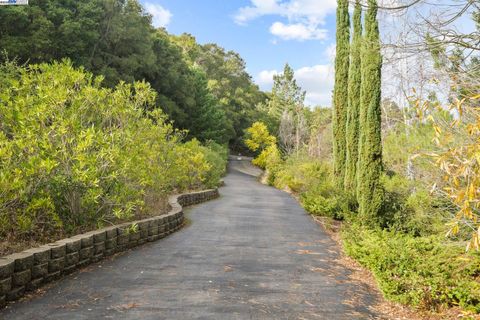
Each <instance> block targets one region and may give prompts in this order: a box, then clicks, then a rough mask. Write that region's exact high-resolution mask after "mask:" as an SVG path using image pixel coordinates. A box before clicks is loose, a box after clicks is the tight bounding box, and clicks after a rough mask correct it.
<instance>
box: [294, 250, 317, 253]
mask: <svg viewBox="0 0 480 320" xmlns="http://www.w3.org/2000/svg"><path fill="white" fill-rule="evenodd" d="M295 253H296V254H321V253H319V252H314V251H311V250H297V251H295Z"/></svg>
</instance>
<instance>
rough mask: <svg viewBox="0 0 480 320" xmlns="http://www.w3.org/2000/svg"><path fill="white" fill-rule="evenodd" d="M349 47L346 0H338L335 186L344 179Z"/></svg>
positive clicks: (334, 147) (334, 94)
mask: <svg viewBox="0 0 480 320" xmlns="http://www.w3.org/2000/svg"><path fill="white" fill-rule="evenodd" d="M349 47H350V15H349V13H348V0H338V7H337V52H336V58H335V87H334V89H333V159H334V170H335V177H336V181H337V184H338V185H339V186H341V187H343V182H344V179H345V158H346V155H347V151H346V138H345V131H346V122H347V107H348V106H347V105H348V67H349V60H350V57H349V50H350V49H349Z"/></svg>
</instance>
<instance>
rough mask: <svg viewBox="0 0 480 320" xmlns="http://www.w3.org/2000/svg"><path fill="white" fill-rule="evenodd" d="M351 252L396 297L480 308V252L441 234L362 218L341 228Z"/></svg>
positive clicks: (420, 302)
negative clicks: (373, 225) (375, 226)
mask: <svg viewBox="0 0 480 320" xmlns="http://www.w3.org/2000/svg"><path fill="white" fill-rule="evenodd" d="M342 234H343V236H342V238H343V242H344V246H345V250H346V252H347V254H348V255H350V256H351V257H353V258H354V259H356V260H357V261H359V262H360V263H361V264H362V265H364V266H365V267H367V268H368V269H370V270H371V271H372V272H373V274H374V276H375V278H376V280H377V282H378V284H379V286H380V289H381V290H382V292H383V293H384V294H385V296H386V297H387V298H388V299H390V300H393V301H398V302H400V303H403V304H411V305H414V306H420V307H423V308H427V309H438V308H439V307H441V306H457V305H458V306H460V307H462V308H464V309H466V310H470V311H473V312H477V313H478V312H480V282H479V281H478V277H479V276H480V263H479V262H480V256H479V255H478V253H477V254H476V253H470V254H464V252H465V247H464V245H462V244H461V245H459V244H458V243H445V240H444V238H443V237H441V236H429V237H413V236H411V235H408V234H402V233H399V232H394V231H386V230H371V229H368V228H366V227H365V226H361V225H360V224H352V225H349V226H346V227H345V228H344V230H343V231H342Z"/></svg>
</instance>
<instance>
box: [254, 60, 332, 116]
mask: <svg viewBox="0 0 480 320" xmlns="http://www.w3.org/2000/svg"><path fill="white" fill-rule="evenodd" d="M277 74H279V72H278V71H277V70H264V71H262V72H260V73H259V74H258V75H257V77H256V79H255V80H256V82H257V83H258V85H259V86H260V87H261V88H262V89H263V90H271V88H272V85H273V76H274V75H277ZM295 78H296V79H297V83H298V85H299V86H301V87H302V89H303V90H305V91H306V92H307V95H306V99H305V103H306V104H307V105H309V106H315V105H321V106H325V107H329V106H331V104H332V90H333V83H334V72H333V65H331V64H319V65H315V66H312V67H303V68H300V69H298V70H295Z"/></svg>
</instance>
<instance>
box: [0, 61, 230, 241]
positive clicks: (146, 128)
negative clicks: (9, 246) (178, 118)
mask: <svg viewBox="0 0 480 320" xmlns="http://www.w3.org/2000/svg"><path fill="white" fill-rule="evenodd" d="M0 73H1V77H2V82H1V84H0V190H1V191H0V237H10V238H12V237H13V238H14V239H21V238H29V239H38V238H45V237H48V236H49V235H53V234H59V233H60V234H63V233H67V234H68V233H73V232H76V231H79V230H82V229H88V228H94V227H97V226H102V225H104V224H107V223H111V222H113V221H116V220H125V219H131V218H134V217H135V216H137V215H139V214H143V213H145V210H147V209H148V208H151V207H154V206H152V205H151V203H149V202H151V201H155V200H156V199H157V200H158V199H160V198H162V197H165V196H166V195H167V194H168V193H171V192H181V191H184V190H188V189H198V188H203V187H205V186H209V187H211V186H215V185H216V184H217V183H218V180H219V178H220V176H221V175H222V174H223V172H224V171H223V170H224V165H225V160H224V156H217V155H216V152H217V151H218V147H215V148H209V147H207V146H201V145H200V143H199V142H198V141H190V142H187V143H183V142H182V137H183V136H184V134H183V133H182V132H177V131H175V130H174V129H173V127H172V125H171V124H170V123H169V122H168V120H167V118H166V116H165V115H164V114H163V113H162V112H161V111H160V109H158V108H157V107H156V106H155V105H154V103H155V98H156V97H155V95H156V94H155V92H154V91H153V90H152V89H151V88H150V85H149V84H148V83H145V82H136V83H134V84H126V83H119V84H118V85H117V86H116V87H115V88H114V89H108V88H104V87H102V86H101V83H102V78H101V77H94V76H93V75H92V74H90V73H88V72H85V71H84V70H83V69H81V68H80V69H75V68H74V67H73V66H72V64H71V63H70V62H68V61H63V62H55V63H52V64H40V65H31V66H29V67H18V66H15V65H14V64H13V63H7V64H5V65H3V66H2V67H1V68H0ZM151 110H153V111H151ZM222 166H223V167H222Z"/></svg>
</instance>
